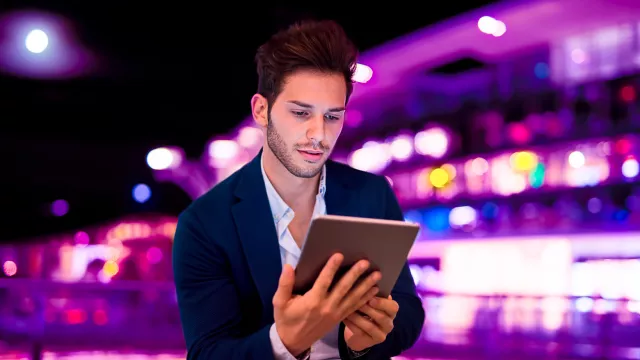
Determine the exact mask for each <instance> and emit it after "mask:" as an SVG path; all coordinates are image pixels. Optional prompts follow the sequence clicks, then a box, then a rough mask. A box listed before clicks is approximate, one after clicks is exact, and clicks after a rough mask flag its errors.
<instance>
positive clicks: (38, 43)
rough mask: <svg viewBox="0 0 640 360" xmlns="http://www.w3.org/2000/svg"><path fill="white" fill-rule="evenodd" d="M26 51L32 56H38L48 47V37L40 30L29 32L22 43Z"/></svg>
mask: <svg viewBox="0 0 640 360" xmlns="http://www.w3.org/2000/svg"><path fill="white" fill-rule="evenodd" d="M24 45H25V46H26V47H27V50H29V51H31V52H32V53H34V54H40V53H41V52H43V51H45V50H46V49H47V47H48V46H49V36H47V33H45V32H44V31H42V30H40V29H36V30H31V32H29V34H28V35H27V38H26V39H25V41H24Z"/></svg>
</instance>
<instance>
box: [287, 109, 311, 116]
mask: <svg viewBox="0 0 640 360" xmlns="http://www.w3.org/2000/svg"><path fill="white" fill-rule="evenodd" d="M291 113H292V114H293V115H294V116H297V117H305V116H308V115H309V113H307V112H306V111H299V110H292V111H291Z"/></svg>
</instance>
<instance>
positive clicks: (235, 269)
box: [173, 154, 425, 360]
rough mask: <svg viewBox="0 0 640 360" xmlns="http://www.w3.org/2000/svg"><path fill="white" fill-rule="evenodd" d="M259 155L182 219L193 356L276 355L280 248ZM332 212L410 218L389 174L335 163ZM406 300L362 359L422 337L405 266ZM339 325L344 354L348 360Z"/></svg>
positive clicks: (181, 280)
mask: <svg viewBox="0 0 640 360" xmlns="http://www.w3.org/2000/svg"><path fill="white" fill-rule="evenodd" d="M260 156H261V154H260V155H258V156H257V157H256V158H255V159H253V160H252V161H251V162H250V163H248V164H247V165H245V166H244V167H243V168H241V169H240V170H238V171H237V172H236V173H234V174H233V175H231V176H230V177H228V178H227V179H226V180H224V181H222V182H221V183H220V184H218V185H216V186H215V187H214V188H213V189H211V190H210V191H209V192H208V193H206V194H205V195H203V196H202V197H200V198H199V199H197V200H196V201H194V202H193V203H192V204H191V205H190V206H189V207H188V208H187V209H186V210H185V211H184V212H183V213H182V214H181V215H180V217H179V220H178V227H177V230H176V234H175V240H174V244H173V271H174V275H175V284H176V291H177V293H178V304H179V308H180V317H181V320H182V327H183V331H184V336H185V340H186V345H187V349H188V356H187V358H188V359H198V360H235V359H237V360H249V359H260V360H273V353H272V348H271V341H270V339H269V329H270V327H271V325H272V324H273V322H274V320H273V305H272V298H273V295H274V294H275V291H276V288H277V287H278V279H279V277H280V273H281V271H282V264H281V260H280V247H279V244H278V238H277V235H276V228H275V224H274V222H273V217H272V215H271V208H270V206H269V200H268V199H267V193H266V189H265V184H264V180H263V178H262V171H261V164H260ZM326 167H327V179H326V181H327V190H326V193H325V201H326V205H327V213H328V214H332V215H346V216H359V217H366V218H377V219H391V220H404V217H403V214H402V211H401V210H400V206H399V205H398V202H397V200H396V197H395V195H394V193H393V191H392V190H391V188H390V186H389V184H388V183H387V181H386V179H385V178H384V177H382V176H378V175H373V174H370V173H366V172H362V171H359V170H356V169H353V168H350V167H348V166H346V165H343V164H340V163H336V162H333V161H328V162H327V163H326ZM392 296H393V299H394V300H395V301H397V302H398V304H399V305H400V310H399V312H398V315H397V317H396V319H395V328H394V329H393V331H392V332H391V333H390V334H389V335H388V336H387V339H386V340H385V341H384V342H383V343H381V344H378V345H376V346H374V347H373V348H372V349H371V350H370V351H369V352H368V353H367V354H366V355H365V356H363V357H360V358H358V359H361V360H373V359H389V358H390V357H392V356H396V355H398V354H400V353H401V352H403V351H404V350H407V349H409V348H410V347H411V346H412V345H413V344H414V343H415V342H416V340H417V339H418V337H419V336H420V332H421V329H422V325H423V323H424V317H425V314H424V309H423V307H422V302H421V301H420V298H419V297H418V296H417V294H416V289H415V285H414V282H413V279H412V277H411V273H410V272H409V268H408V267H407V265H405V267H404V269H403V270H402V273H401V274H400V277H399V279H398V281H397V283H396V285H395V287H394V289H393V292H392ZM343 328H344V324H341V326H340V332H339V334H340V339H339V343H340V356H341V358H342V359H349V354H348V350H347V348H346V344H345V342H344V338H343V337H342V334H343Z"/></svg>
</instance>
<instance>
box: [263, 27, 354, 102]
mask: <svg viewBox="0 0 640 360" xmlns="http://www.w3.org/2000/svg"><path fill="white" fill-rule="evenodd" d="M357 58H358V50H357V48H356V47H355V45H354V44H353V42H351V40H350V39H349V38H348V37H347V35H346V33H345V32H344V30H343V29H342V27H341V26H340V25H338V24H337V23H336V22H334V21H328V20H324V21H310V20H307V21H304V22H299V23H297V24H295V25H292V26H290V27H289V28H288V29H286V30H283V31H280V32H278V33H276V34H275V35H273V36H272V37H271V39H269V41H267V42H266V43H265V44H263V45H262V46H260V48H258V51H257V53H256V63H257V67H258V93H259V94H260V95H262V96H264V97H265V98H266V99H267V101H268V103H269V106H271V105H272V104H273V102H274V101H275V99H276V98H277V97H278V95H279V94H280V92H281V91H282V86H283V84H284V82H285V80H286V77H287V76H289V75H291V74H292V73H294V72H296V71H298V70H308V71H317V72H320V73H327V74H340V75H342V76H344V80H345V83H346V85H347V98H346V99H345V100H348V99H349V97H350V96H351V92H352V91H353V82H352V80H351V79H352V77H353V73H354V72H355V70H356V64H357V62H356V61H357Z"/></svg>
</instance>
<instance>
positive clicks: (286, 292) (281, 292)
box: [273, 254, 381, 356]
mask: <svg viewBox="0 0 640 360" xmlns="http://www.w3.org/2000/svg"><path fill="white" fill-rule="evenodd" d="M342 261H343V256H342V255H341V254H335V255H333V256H332V257H331V258H330V259H329V261H328V262H327V264H326V265H325V266H324V268H323V269H322V271H321V272H320V275H319V276H318V278H317V279H316V281H315V283H314V285H313V288H311V290H309V291H308V292H307V293H306V294H304V295H292V291H293V285H294V281H295V274H294V271H293V268H292V267H291V266H290V265H285V266H284V267H283V269H282V275H281V276H280V282H279V284H278V289H277V290H276V293H275V295H274V296H273V309H274V311H273V317H274V320H275V325H276V330H277V332H278V335H279V336H280V339H281V340H282V343H283V344H284V346H285V347H286V348H287V350H289V352H290V353H291V354H292V355H294V356H298V355H299V354H302V353H303V352H305V351H306V350H307V349H309V348H310V347H311V345H312V344H313V343H315V342H316V341H318V340H319V339H321V338H322V337H323V336H324V335H325V334H327V333H328V332H329V331H331V329H333V328H334V327H335V326H337V325H338V324H339V323H340V322H341V321H342V320H343V319H345V318H346V317H347V316H348V315H349V314H351V313H353V312H354V311H356V310H357V309H359V308H361V307H362V306H363V305H365V304H366V303H367V302H368V301H369V300H371V299H373V297H374V296H375V295H376V294H377V293H378V288H377V287H375V285H376V284H377V282H378V281H379V280H380V278H381V275H380V272H378V271H375V272H373V273H371V274H370V275H369V276H367V278H366V279H364V280H363V281H361V282H359V283H358V284H357V285H355V286H354V284H355V283H356V281H357V280H358V279H359V278H360V276H361V275H362V274H364V272H365V271H367V269H369V262H368V261H366V260H361V261H359V262H357V263H356V264H354V265H353V266H352V267H351V269H349V271H348V272H347V273H346V274H345V275H344V276H343V277H342V278H341V279H340V280H339V281H338V283H337V284H336V285H335V286H334V287H333V288H332V289H331V291H329V289H330V287H331V284H332V283H333V278H334V277H335V275H336V273H337V271H338V269H339V268H340V264H341V263H342Z"/></svg>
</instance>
